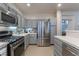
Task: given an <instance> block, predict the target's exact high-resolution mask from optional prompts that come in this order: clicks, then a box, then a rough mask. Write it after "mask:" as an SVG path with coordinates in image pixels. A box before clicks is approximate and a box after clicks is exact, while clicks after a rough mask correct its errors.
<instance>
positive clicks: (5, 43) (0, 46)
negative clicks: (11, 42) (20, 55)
mask: <svg viewBox="0 0 79 59" xmlns="http://www.w3.org/2000/svg"><path fill="white" fill-rule="evenodd" d="M7 44H8V42H0V48H2V47H5V46H7Z"/></svg>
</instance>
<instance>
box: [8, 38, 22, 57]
mask: <svg viewBox="0 0 79 59" xmlns="http://www.w3.org/2000/svg"><path fill="white" fill-rule="evenodd" d="M23 52H24V38H23V37H22V38H20V39H19V40H17V41H15V42H13V43H11V44H9V45H8V55H9V56H21V55H22V54H23Z"/></svg>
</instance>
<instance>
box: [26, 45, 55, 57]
mask: <svg viewBox="0 0 79 59" xmlns="http://www.w3.org/2000/svg"><path fill="white" fill-rule="evenodd" d="M53 50H54V46H53V45H51V46H49V47H38V46H37V45H30V46H29V47H28V48H27V49H26V51H25V56H53V53H54V51H53Z"/></svg>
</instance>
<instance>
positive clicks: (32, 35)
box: [29, 34, 37, 44]
mask: <svg viewBox="0 0 79 59" xmlns="http://www.w3.org/2000/svg"><path fill="white" fill-rule="evenodd" d="M29 38H30V44H36V43H37V39H36V34H30V37H29Z"/></svg>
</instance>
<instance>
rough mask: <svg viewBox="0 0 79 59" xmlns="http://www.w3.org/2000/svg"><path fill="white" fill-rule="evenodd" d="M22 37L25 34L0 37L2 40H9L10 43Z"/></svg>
mask: <svg viewBox="0 0 79 59" xmlns="http://www.w3.org/2000/svg"><path fill="white" fill-rule="evenodd" d="M20 38H23V36H7V37H3V38H1V39H0V42H8V43H10V44H11V43H13V42H16V41H17V40H19V39H20Z"/></svg>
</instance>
